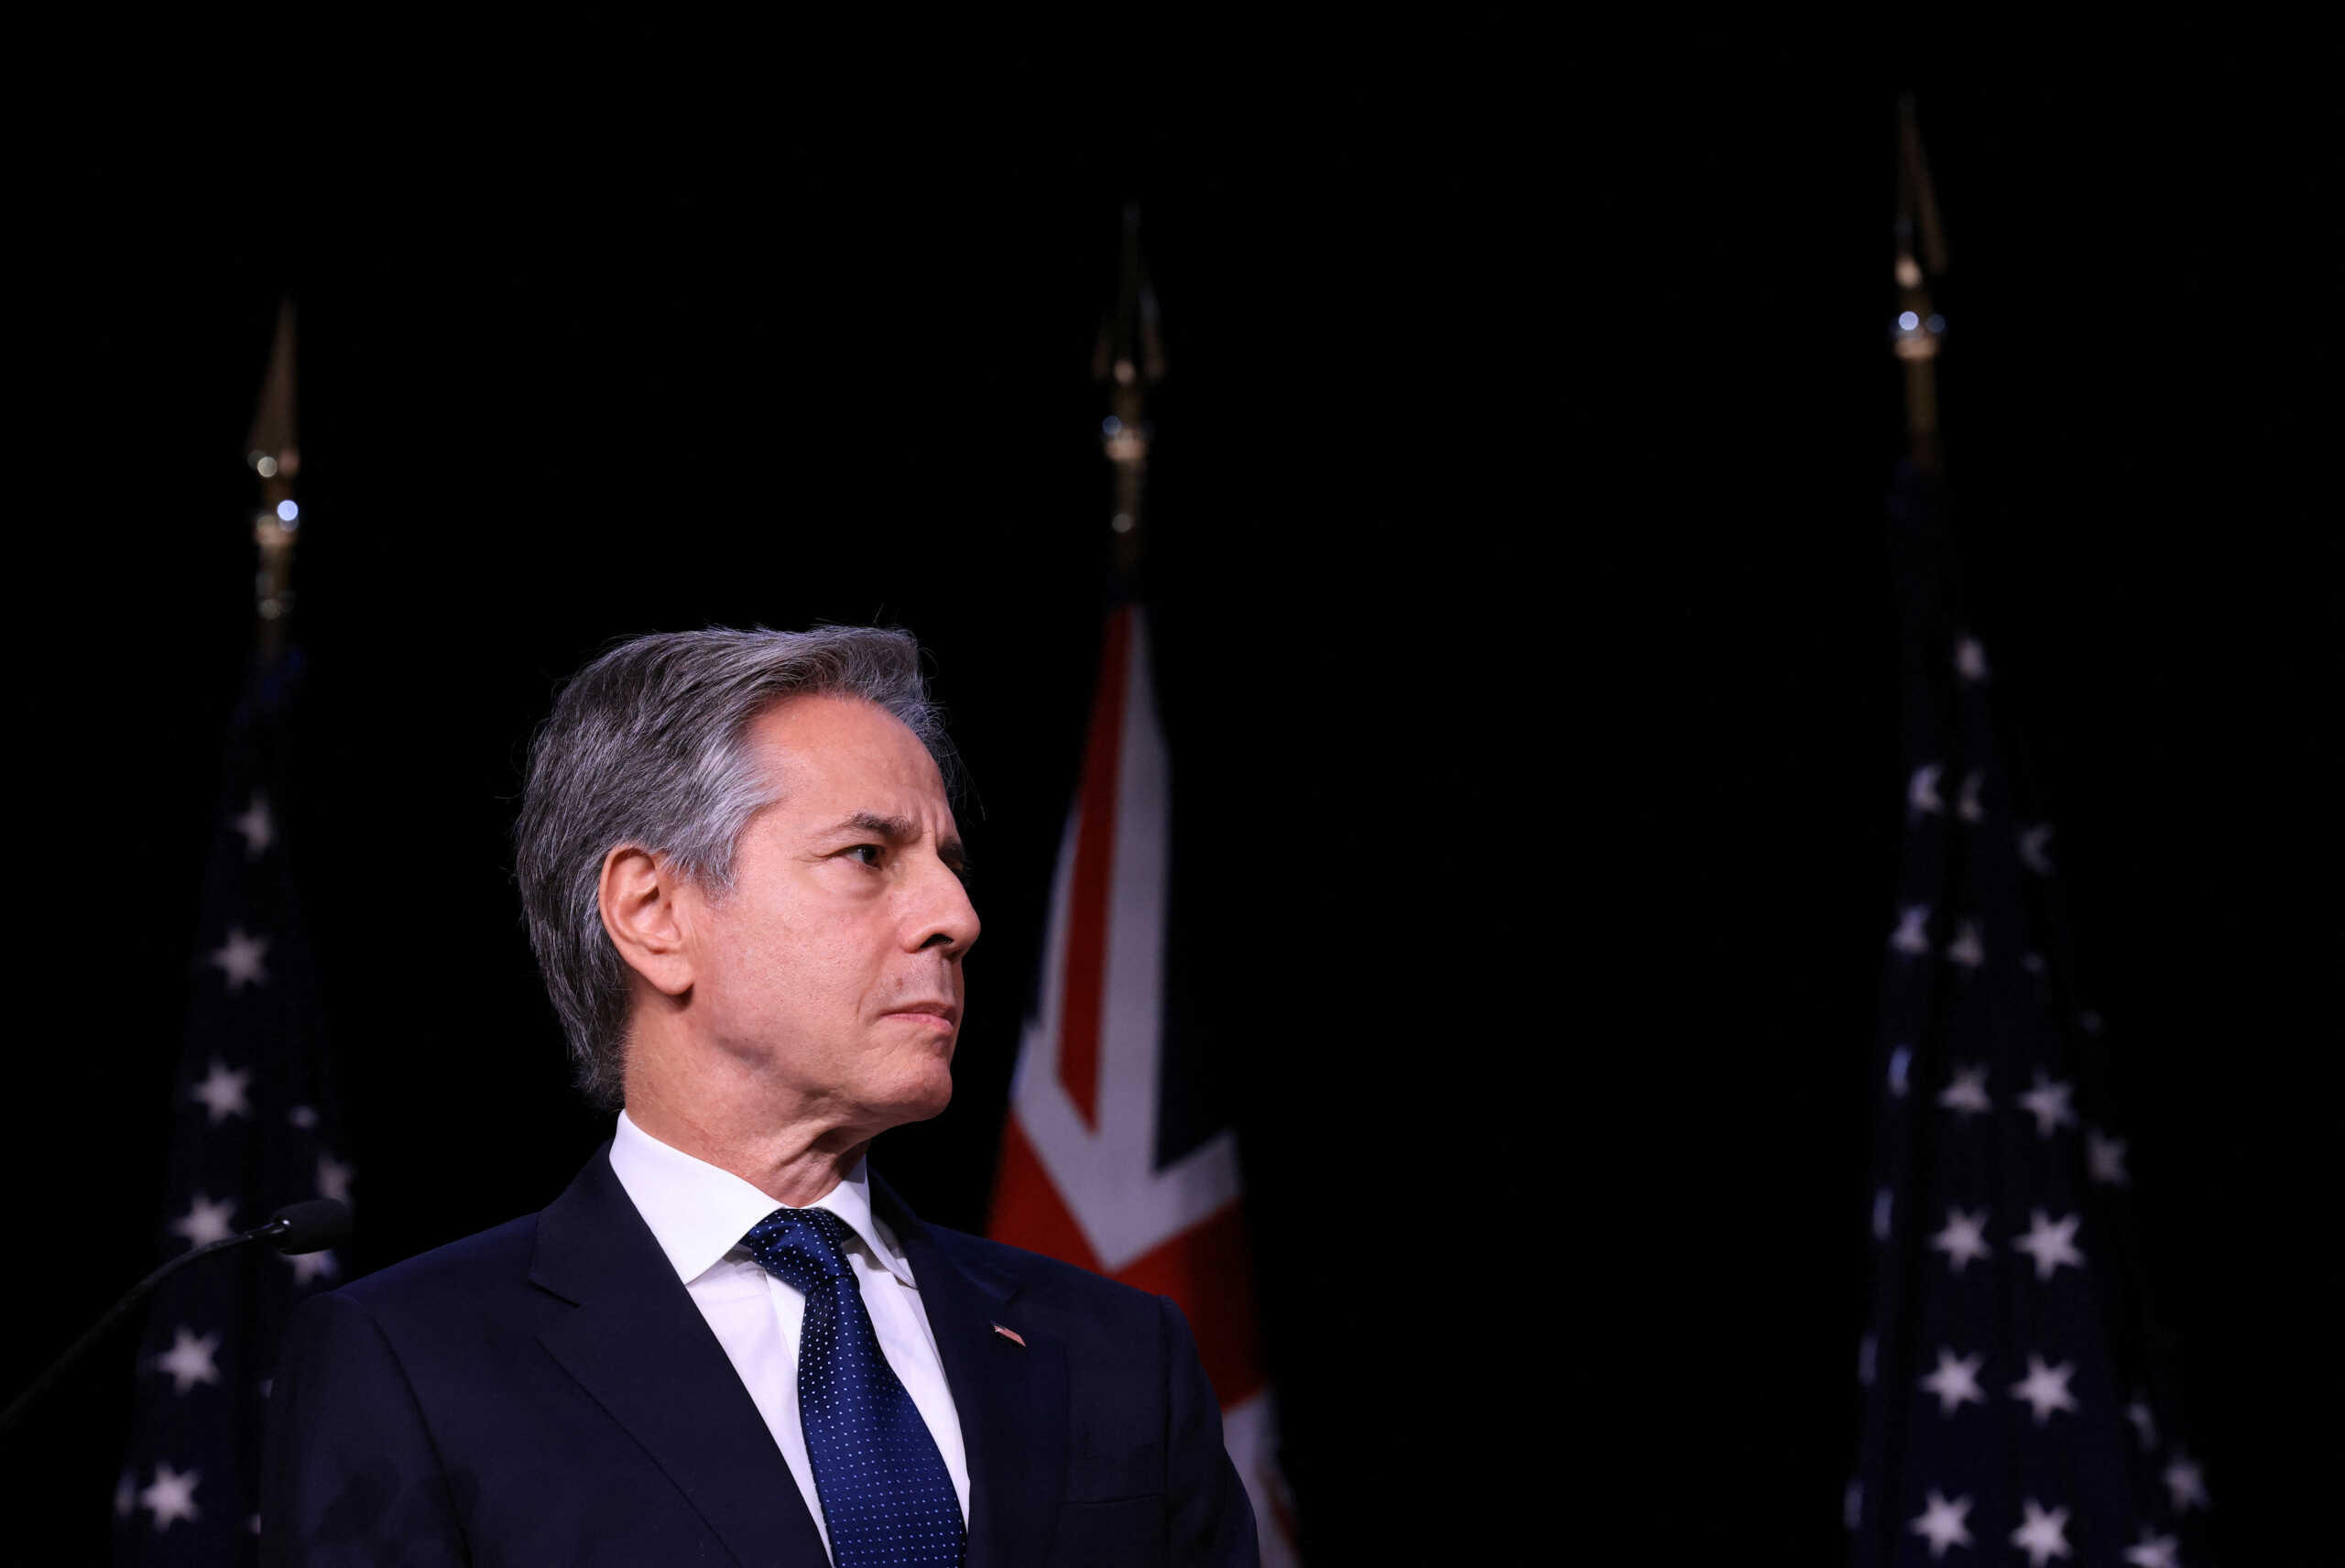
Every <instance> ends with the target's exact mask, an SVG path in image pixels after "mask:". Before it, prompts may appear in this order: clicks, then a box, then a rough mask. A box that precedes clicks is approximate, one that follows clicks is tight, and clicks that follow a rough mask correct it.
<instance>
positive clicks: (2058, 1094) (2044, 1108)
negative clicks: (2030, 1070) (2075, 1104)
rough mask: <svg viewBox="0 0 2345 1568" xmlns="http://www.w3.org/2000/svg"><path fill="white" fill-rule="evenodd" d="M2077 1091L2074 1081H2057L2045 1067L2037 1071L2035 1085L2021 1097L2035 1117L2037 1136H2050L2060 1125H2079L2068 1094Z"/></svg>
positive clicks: (2030, 1113) (2022, 1103) (2020, 1100)
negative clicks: (2048, 1075) (2045, 1071)
mask: <svg viewBox="0 0 2345 1568" xmlns="http://www.w3.org/2000/svg"><path fill="white" fill-rule="evenodd" d="M2076 1092H2077V1086H2076V1085H2075V1084H2073V1083H2054V1082H2052V1080H2051V1079H2049V1078H2048V1077H2046V1076H2045V1073H2044V1071H2043V1069H2041V1068H2038V1069H2037V1070H2036V1073H2035V1087H2034V1088H2033V1089H2030V1090H2029V1091H2028V1092H2027V1093H2026V1094H2022V1095H2021V1096H2020V1097H2019V1103H2020V1104H2021V1105H2025V1106H2026V1107H2027V1110H2028V1114H2029V1115H2030V1116H2034V1118H2035V1136H2036V1137H2038V1138H2050V1137H2051V1136H2052V1134H2053V1133H2054V1132H2055V1131H2056V1130H2057V1129H2058V1128H2060V1127H2074V1126H2076V1125H2077V1113H2076V1112H2075V1111H2074V1110H2072V1109H2070V1108H2069V1105H2068V1096H2069V1095H2070V1094H2075V1093H2076Z"/></svg>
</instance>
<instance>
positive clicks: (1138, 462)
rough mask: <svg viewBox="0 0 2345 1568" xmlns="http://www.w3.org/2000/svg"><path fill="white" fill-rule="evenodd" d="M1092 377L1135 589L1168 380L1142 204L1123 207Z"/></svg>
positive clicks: (1120, 567)
mask: <svg viewBox="0 0 2345 1568" xmlns="http://www.w3.org/2000/svg"><path fill="white" fill-rule="evenodd" d="M1091 370H1092V374H1093V375H1094V376H1096V377H1097V378H1098V380H1099V381H1100V382H1101V383H1102V384H1104V385H1105V386H1106V387H1107V417H1106V418H1105V419H1101V420H1100V421H1099V444H1100V446H1101V448H1102V450H1104V451H1105V452H1107V461H1108V462H1109V463H1114V464H1115V465H1116V509H1115V510H1114V512H1113V513H1111V514H1110V515H1109V517H1108V519H1107V526H1108V527H1109V528H1112V529H1114V530H1115V535H1116V541H1115V563H1116V572H1117V574H1118V576H1119V577H1121V578H1122V579H1123V580H1124V581H1125V582H1127V583H1129V582H1130V581H1131V579H1132V576H1133V573H1134V572H1136V571H1137V570H1138V569H1139V566H1140V539H1141V521H1142V517H1141V512H1140V502H1141V499H1142V497H1143V496H1144V495H1145V493H1146V487H1147V479H1148V448H1149V441H1150V437H1151V434H1152V433H1153V432H1152V431H1151V429H1150V427H1149V423H1148V417H1147V416H1148V392H1149V388H1151V387H1153V386H1155V385H1156V383H1157V382H1159V381H1161V380H1162V379H1163V378H1164V345H1163V343H1162V341H1160V339H1159V338H1158V336H1157V330H1156V290H1155V288H1154V286H1153V285H1151V283H1150V281H1149V277H1148V263H1147V261H1146V260H1145V259H1144V258H1143V257H1142V256H1141V255H1140V203H1139V202H1137V201H1127V202H1125V203H1124V240H1123V260H1122V266H1121V276H1120V278H1119V281H1118V289H1117V294H1116V305H1115V308H1114V309H1113V310H1110V311H1109V312H1108V313H1107V316H1106V318H1105V319H1104V320H1102V321H1100V323H1099V344H1098V347H1097V349H1096V351H1095V352H1094V353H1093V354H1092V359H1091Z"/></svg>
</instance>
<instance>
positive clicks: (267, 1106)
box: [114, 648, 352, 1564]
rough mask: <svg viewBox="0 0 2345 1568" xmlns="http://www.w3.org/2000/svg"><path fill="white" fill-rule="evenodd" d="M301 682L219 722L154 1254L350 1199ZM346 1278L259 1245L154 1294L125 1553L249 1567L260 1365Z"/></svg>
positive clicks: (269, 666)
mask: <svg viewBox="0 0 2345 1568" xmlns="http://www.w3.org/2000/svg"><path fill="white" fill-rule="evenodd" d="M300 675H301V656H300V650H299V649H298V648H288V649H286V650H285V651H284V652H283V653H282V654H280V655H278V656H277V657H276V658H274V659H267V660H266V661H265V662H261V663H257V664H256V667H255V669H254V670H253V672H252V675H251V678H250V681H249V682H248V683H247V685H246V687H245V692H244V696H243V698H242V700H241V701H240V702H239V703H238V705H237V708H236V711H235V719H234V721H233V724H232V725H231V729H230V735H229V741H228V748H227V757H226V761H225V766H224V778H223V783H222V789H221V795H220V803H219V805H218V808H217V810H216V811H215V814H214V818H213V837H212V844H211V850H210V855H209V858H208V861H207V864H206V867H205V872H204V879H203V894H202V913H201V915H200V918H199V925H198V929H197V934H196V941H195V948H196V951H195V953H194V956H193V959H192V962H191V964H190V971H191V973H190V975H189V981H190V984H191V995H190V997H189V1001H188V1008H187V1032H186V1036H185V1040H184V1042H183V1045H182V1048H181V1051H180V1061H179V1064H178V1068H177V1071H176V1072H175V1073H173V1075H172V1080H171V1102H172V1105H173V1108H174V1109H173V1122H172V1131H171V1155H170V1173H169V1187H168V1189H167V1192H166V1195H165V1197H164V1201H163V1212H162V1218H161V1221H160V1224H159V1225H158V1227H157V1230H156V1240H157V1245H158V1250H157V1257H158V1260H159V1259H160V1258H169V1257H170V1256H172V1255H174V1254H176V1253H180V1252H184V1251H185V1250H187V1249H188V1248H189V1247H195V1246H199V1245H201V1244H202V1243H204V1242H207V1241H213V1240H217V1239H218V1238H220V1237H222V1236H228V1235H230V1234H232V1233H234V1232H236V1231H240V1230H247V1229H250V1228H251V1227H253V1226H255V1225H259V1224H261V1223H263V1222H264V1221H266V1220H267V1218H268V1216H269V1214H271V1213H273V1212H274V1211H275V1210H277V1209H278V1208H280V1207H282V1206H284V1205H285V1204H287V1203H296V1202H299V1201H300V1200H302V1199H305V1198H314V1197H326V1198H334V1199H339V1200H340V1201H342V1202H344V1203H348V1202H349V1201H350V1186H351V1180H352V1171H351V1167H350V1164H349V1162H348V1160H347V1159H346V1157H345V1149H344V1143H343V1141H342V1137H341V1132H340V1128H339V1124H338V1121H337V1118H336V1116H335V1111H334V1099H333V1092H332V1088H331V1086H330V1083H329V1082H328V1073H327V1062H326V1058H325V1051H324V1037H323V1031H322V1029H321V1028H320V1025H319V1018H318V997H317V986H316V982H315V978H314V974H313V969H312V964H311V953H310V946H309V939H308V936H307V933H306V932H305V931H304V929H303V927H302V923H301V914H300V905H299V903H298V902H297V900H296V899H295V898H294V890H293V880H292V877H291V875H290V868H289V864H288V860H287V855H286V844H285V833H284V822H285V818H284V807H285V802H286V800H287V793H286V779H287V770H286V766H285V764H286V756H285V751H286V742H287V720H288V716H289V711H290V708H291V705H292V702H293V697H294V694H295V691H296V688H297V687H298V686H299V684H300ZM338 1269H339V1264H338V1262H337V1260H336V1258H335V1257H334V1255H333V1253H331V1252H319V1253H312V1254H310V1255H308V1256H306V1257H286V1256H283V1255H281V1254H279V1253H278V1252H276V1251H274V1250H273V1249H271V1248H269V1247H266V1246H253V1247H240V1248H237V1249H236V1250H235V1251H233V1252H231V1253H229V1254H227V1255H226V1256H224V1257H221V1258H209V1259H206V1260H204V1261H202V1262H200V1263H196V1264H192V1265H191V1266H190V1267H189V1268H187V1269H182V1270H181V1271H180V1272H179V1273H178V1274H176V1275H174V1276H172V1277H171V1279H169V1280H166V1281H165V1282H164V1284H163V1285H162V1286H161V1288H160V1289H159V1290H158V1291H157V1292H156V1295H155V1297H154V1299H153V1301H151V1302H150V1303H149V1306H148V1309H147V1327H146V1332H145V1334H144V1337H143V1340H142V1342H141V1344H140V1345H139V1349H138V1357H137V1365H136V1377H137V1399H136V1407H135V1410H134V1414H133V1417H132V1425H131V1436H130V1443H129V1448H128V1452H127V1454H125V1460H124V1465H123V1469H122V1473H121V1475H120V1477H119V1479H118V1481H117V1482H116V1484H115V1496H114V1511H115V1528H114V1538H115V1560H116V1561H117V1562H120V1563H206V1564H227V1563H251V1562H256V1561H257V1560H258V1556H259V1528H260V1454H261V1431H262V1421H263V1414H264V1411H265V1410H266V1408H267V1392H268V1385H267V1379H268V1377H269V1371H270V1368H271V1367H272V1366H273V1364H274V1363H275V1360H276V1356H277V1348H278V1338H279V1335H280V1334H281V1332H282V1330H283V1328H284V1324H285V1320H286V1318H287V1316H288V1315H289V1313H290V1312H291V1311H292V1309H293V1306H294V1304H295V1302H296V1301H298V1300H300V1298H301V1297H302V1296H304V1295H307V1294H309V1293H310V1292H311V1291H313V1290H325V1289H330V1288H331V1287H332V1286H333V1283H334V1282H335V1276H336V1273H337V1271H338Z"/></svg>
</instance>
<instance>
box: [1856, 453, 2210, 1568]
mask: <svg viewBox="0 0 2345 1568" xmlns="http://www.w3.org/2000/svg"><path fill="white" fill-rule="evenodd" d="M1891 511H1892V517H1891V527H1892V535H1893V557H1892V558H1893V560H1894V561H1895V563H1896V567H1897V572H1898V577H1899V583H1898V587H1899V593H1900V597H1901V611H1902V615H1903V626H1904V638H1903V663H1904V668H1903V679H1902V701H1903V733H1904V739H1903V747H1904V752H1903V769H1904V776H1905V800H1904V811H1905V830H1904V837H1903V862H1902V865H1901V868H1900V871H1899V877H1898V886H1897V894H1896V908H1895V909H1894V910H1893V911H1892V914H1891V918H1890V919H1889V920H1887V921H1886V922H1885V926H1886V930H1885V931H1884V933H1883V934H1884V938H1885V949H1886V951H1885V954H1884V957H1885V961H1886V972H1885V975H1884V978H1883V984H1882V994H1881V1023H1880V1035H1879V1040H1878V1044H1877V1054H1876V1056H1875V1059H1874V1060H1875V1067H1874V1071H1875V1073H1876V1079H1875V1089H1874V1105H1875V1111H1874V1117H1875V1120H1874V1131H1873V1169H1872V1180H1871V1192H1869V1194H1868V1208H1869V1212H1868V1214H1867V1216H1866V1224H1867V1225H1868V1226H1869V1229H1870V1236H1871V1241H1870V1245H1871V1300H1870V1302H1869V1315H1868V1326H1867V1329H1866V1332H1865V1334H1864V1337H1863V1340H1862V1343H1861V1344H1860V1347H1859V1352H1858V1368H1857V1370H1858V1378H1859V1382H1860V1385H1861V1386H1862V1389H1863V1399H1864V1418H1863V1436H1862V1439H1861V1443H1860V1450H1859V1454H1858V1456H1857V1465H1856V1474H1855V1476H1854V1478H1853V1479H1851V1481H1850V1482H1849V1489H1848V1496H1847V1497H1846V1500H1845V1512H1846V1522H1847V1524H1848V1526H1849V1530H1850V1532H1851V1535H1852V1549H1851V1552H1850V1556H1851V1560H1852V1562H1854V1563H1857V1564H1859V1565H1860V1568H1872V1565H1875V1564H1889V1563H1900V1564H1904V1563H1995V1564H1998V1565H2000V1564H2004V1563H2022V1562H2024V1563H2027V1564H2029V1568H2046V1565H2047V1564H2051V1563H2073V1564H2082V1563H2110V1564H2119V1565H2127V1568H2176V1565H2180V1564H2188V1565H2190V1568H2198V1565H2199V1564H2201V1563H2204V1562H2205V1561H2206V1554H2205V1551H2204V1540H2205V1537H2204V1531H2205V1528H2206V1521H2207V1518H2208V1509H2209V1489H2208V1484H2207V1479H2206V1473H2205V1469H2204V1466H2203V1465H2201V1463H2200V1461H2199V1460H2198V1457H2197V1456H2196V1454H2194V1453H2193V1451H2192V1449H2191V1447H2190V1445H2189V1443H2188V1442H2187V1434H2186V1433H2185V1432H2182V1430H2181V1427H2180V1423H2181V1412H2180V1410H2178V1408H2177V1401H2176V1397H2175V1390H2174V1388H2173V1387H2172V1385H2171V1382H2170V1381H2169V1378H2168V1376H2167V1374H2166V1371H2165V1367H2164V1366H2163V1365H2162V1362H2163V1357H2162V1356H2160V1355H2159V1354H2158V1345H2159V1341H2160V1337H2161V1336H2160V1335H2159V1334H2158V1331H2157V1330H2156V1329H2155V1327H2154V1324H2153V1323H2152V1321H2151V1319H2150V1317H2149V1314H2148V1302H2147V1301H2146V1299H2145V1294H2144V1291H2143V1288H2142V1281H2141V1275H2140V1272H2139V1258H2138V1248H2137V1247H2136V1246H2135V1242H2134V1237H2133V1236H2132V1231H2131V1228H2130V1226H2131V1218H2130V1211H2129V1205H2128V1189H2129V1187H2130V1185H2131V1182H2132V1176H2131V1172H2130V1171H2129V1169H2128V1161H2129V1160H2130V1159H2131V1157H2132V1138H2131V1136H2130V1134H2129V1132H2128V1130H2127V1129H2126V1128H2124V1127H2121V1126H2119V1125H2117V1123H2116V1121H2115V1119H2114V1115H2113V1111H2112V1106H2111V1103H2110V1098H2109V1094H2108V1083H2107V1076H2106V1073H2105V1071H2104V1062H2105V1060H2106V1058H2105V1054H2104V1051H2103V1049H2102V1047H2103V1036H2102V1024H2101V1020H2100V1018H2099V1017H2098V1016H2097V1015H2096V1014H2095V1013H2093V1012H2092V1011H2091V1010H2089V1008H2088V1007H2086V1006H2085V1005H2084V1003H2083V1002H2082V1001H2080V1000H2079V998H2078V995H2077V989H2076V982H2075V963H2074V953H2073V952H2072V949H2071V946H2070V942H2069V940H2068V935H2067V925H2066V920H2065V916H2064V913H2063V908H2062V899H2061V884H2060V879H2059V873H2058V868H2057V860H2056V841H2055V839H2054V836H2053V830H2052V827H2051V825H2050V823H2049V822H2046V821H2045V820H2044V818H2043V816H2042V813H2041V802H2040V801H2039V800H2038V799H2037V798H2036V796H2035V793H2034V789H2033V787H2032V786H2031V783H2030V781H2029V779H2028V778H2027V776H2026V772H2025V769H2024V767H2023V753H2022V751H2021V749H2020V747H2019V746H2018V743H2017V737H2016V735H2014V734H2013V733H2012V729H2011V727H2010V718H2011V716H2010V713H2008V711H2007V705H1999V704H1998V703H1997V702H1996V701H1995V691H1996V681H1997V674H1996V671H1995V670H1994V667H1993V663H1992V661H1991V658H1990V656H1989V652H1988V649H1987V648H1985V646H1984V645H1983V644H1982V642H1981V641H1980V638H1979V637H1977V636H1975V635H1974V632H1973V630H1972V628H1971V627H1970V626H1969V624H1968V621H1967V618H1966V616H1965V615H1964V613H1963V609H1962V604H1961V597H1960V587H1959V577H1958V569H1957V562H1956V554H1955V550H1954V546H1953V540H1952V537H1951V534H1950V531H1949V528H1948V523H1947V516H1946V506H1945V503H1944V497H1943V493H1942V491H1941V489H1940V487H1939V486H1938V485H1937V484H1936V481H1935V480H1934V479H1933V478H1931V477H1930V476H1928V475H1926V474H1923V473H1921V472H1919V471H1918V470H1917V469H1916V468H1914V465H1912V464H1911V463H1908V464H1907V465H1906V466H1905V468H1904V469H1903V471H1902V472H1901V474H1900V476H1899V482H1898V485H1897V487H1896V490H1895V493H1894V495H1893V497H1892V508H1891Z"/></svg>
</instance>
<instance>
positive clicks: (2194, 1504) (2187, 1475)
mask: <svg viewBox="0 0 2345 1568" xmlns="http://www.w3.org/2000/svg"><path fill="white" fill-rule="evenodd" d="M2165 1487H2166V1490H2167V1491H2169V1492H2172V1493H2173V1494H2174V1511H2175V1512H2176V1513H2178V1514H2187V1513H2188V1512H2189V1511H2190V1510H2191V1509H2192V1508H2205V1507H2206V1506H2207V1477H2206V1475H2205V1473H2204V1472H2202V1471H2201V1470H2200V1469H2199V1468H2198V1461H2197V1460H2195V1459H2193V1458H2191V1457H2190V1455H2188V1454H2185V1453H2183V1452H2182V1451H2181V1450H2179V1449H2176V1451H2175V1455H2174V1463H2173V1464H2171V1465H2167V1466H2166V1467H2165Z"/></svg>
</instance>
